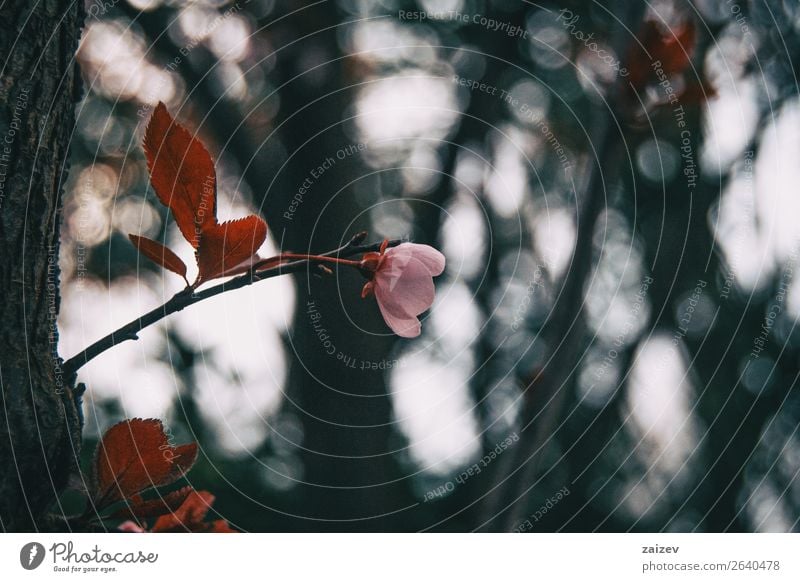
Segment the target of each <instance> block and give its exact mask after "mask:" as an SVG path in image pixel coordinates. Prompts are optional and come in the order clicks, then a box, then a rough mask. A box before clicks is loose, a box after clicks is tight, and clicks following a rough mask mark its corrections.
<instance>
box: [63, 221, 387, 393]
mask: <svg viewBox="0 0 800 582" xmlns="http://www.w3.org/2000/svg"><path fill="white" fill-rule="evenodd" d="M365 236H366V233H363V232H361V233H358V234H357V235H355V236H354V237H353V238H352V239H350V241H348V242H347V244H345V245H344V246H341V247H339V248H338V249H334V250H332V251H329V252H327V253H322V254H320V255H319V257H326V258H327V257H336V256H344V257H352V256H355V255H359V254H362V253H367V252H372V251H377V250H378V249H380V247H381V244H382V243H380V242H379V243H374V244H369V245H363V246H362V245H361V244H360V243H361V241H363V240H364V237H365ZM401 242H403V241H401V240H391V241H389V244H388V246H390V247H394V246H397V245H399V244H400V243H401ZM315 262H316V259H314V258H311V259H301V260H297V261H292V262H290V263H281V264H279V265H277V266H275V267H273V268H271V269H265V270H263V271H257V272H253V271H249V272H247V273H245V274H243V275H240V276H238V277H235V278H233V279H231V280H229V281H225V282H224V283H220V284H218V285H215V286H214V287H209V288H208V289H203V290H202V291H197V292H195V290H194V289H193V288H191V287H187V288H186V289H183V290H182V291H179V292H178V293H176V294H175V295H173V296H172V298H171V299H169V300H168V301H167V302H166V303H164V304H163V305H160V306H158V307H156V308H155V309H153V310H152V311H148V312H147V313H145V314H144V315H142V316H141V317H139V318H137V319H134V320H133V321H131V322H130V323H128V324H126V325H123V326H122V327H120V328H119V329H117V330H116V331H113V332H111V333H110V334H108V335H107V336H105V337H104V338H102V339H99V340H97V341H96V342H94V343H93V344H92V345H90V346H89V347H87V348H86V349H85V350H83V351H82V352H80V353H78V354H76V355H75V356H73V357H71V358H70V359H69V360H67V361H66V362H64V365H63V369H64V372H65V376H67V377H69V376H71V375H73V374H74V373H75V372H77V371H78V369H80V368H81V367H82V366H84V365H85V364H86V363H87V362H89V361H90V360H92V359H94V358H95V357H97V356H98V355H100V354H102V353H103V352H105V351H106V350H108V349H110V348H112V347H114V346H115V345H117V344H120V343H122V342H124V341H128V340H137V339H139V332H140V331H142V330H143V329H144V328H146V327H148V326H150V325H153V324H154V323H156V322H158V321H161V320H162V319H164V318H165V317H167V316H168V315H171V314H173V313H177V312H178V311H182V310H183V309H185V308H187V307H189V306H190V305H194V304H195V303H199V302H200V301H203V300H205V299H209V298H210V297H214V296H216V295H220V294H221V293H225V292H227V291H233V290H235V289H241V288H242V287H247V286H248V285H252V284H253V283H258V282H259V281H264V280H266V279H272V278H273V277H278V276H280V275H288V274H290V273H297V272H299V271H302V270H304V269H305V268H306V267H308V266H309V265H311V264H313V263H315Z"/></svg>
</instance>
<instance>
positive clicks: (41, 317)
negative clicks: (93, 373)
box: [0, 0, 83, 531]
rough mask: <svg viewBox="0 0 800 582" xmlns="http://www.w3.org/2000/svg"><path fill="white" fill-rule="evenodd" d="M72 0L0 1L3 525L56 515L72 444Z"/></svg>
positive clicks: (75, 26) (75, 78) (34, 526)
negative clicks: (66, 246) (68, 196)
mask: <svg viewBox="0 0 800 582" xmlns="http://www.w3.org/2000/svg"><path fill="white" fill-rule="evenodd" d="M82 16H83V8H82V3H81V2H69V3H68V2H63V1H59V0H45V1H39V2H28V1H27V0H11V1H6V2H4V3H2V4H0V55H2V56H3V61H2V72H1V73H0V256H2V260H1V261H0V292H2V295H3V300H2V301H1V302H0V321H2V325H0V389H1V392H2V406H3V409H2V414H0V467H2V472H0V528H2V529H3V530H4V531H31V530H51V529H54V528H57V527H58V523H59V520H58V519H57V518H56V517H53V516H58V513H59V511H58V508H57V506H56V505H55V503H56V502H57V499H58V495H59V493H60V492H61V491H62V490H63V488H64V487H65V485H66V483H67V480H68V478H69V475H70V472H71V470H72V469H73V467H74V466H75V459H76V456H77V454H78V451H79V447H80V421H79V416H78V413H77V409H76V406H75V404H74V398H73V394H74V390H73V385H72V382H73V379H72V378H67V377H64V374H63V373H62V371H61V367H60V366H61V360H60V358H59V357H58V353H57V341H58V332H57V329H56V318H57V316H58V308H59V268H58V250H59V225H60V208H61V194H62V185H63V182H64V179H65V177H66V170H67V155H68V150H69V141H70V136H71V134H72V130H73V127H74V122H75V114H74V113H75V100H76V98H77V96H78V91H79V83H80V80H79V75H78V70H77V66H76V64H75V61H74V55H75V50H76V48H77V45H78V40H79V38H80V29H81V23H82Z"/></svg>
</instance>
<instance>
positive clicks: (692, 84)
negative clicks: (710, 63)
mask: <svg viewBox="0 0 800 582" xmlns="http://www.w3.org/2000/svg"><path fill="white" fill-rule="evenodd" d="M696 44H697V28H696V26H695V23H694V21H693V20H692V19H691V17H689V16H687V17H685V19H684V20H683V21H682V22H680V23H679V24H677V25H674V26H672V27H671V28H668V27H667V26H666V25H664V24H663V23H661V22H656V21H655V20H648V21H646V22H645V23H644V26H643V27H642V30H641V31H640V33H639V35H638V43H636V44H634V45H633V47H632V50H631V53H630V55H629V57H628V62H629V69H630V84H629V85H627V87H626V89H627V92H628V97H629V98H630V99H631V101H634V102H635V101H637V97H636V93H639V92H641V91H643V90H645V89H647V88H649V87H658V88H659V90H658V91H657V97H656V99H655V102H653V103H649V104H648V106H652V107H660V106H663V105H667V104H670V105H674V104H675V103H677V101H678V100H680V102H681V103H683V104H685V105H695V104H701V103H703V102H704V101H706V100H708V99H710V98H712V97H714V96H715V95H716V92H715V90H714V88H713V87H712V86H711V85H710V84H709V83H708V82H707V81H706V80H705V79H704V78H702V77H701V78H698V77H697V75H696V74H694V75H692V74H691V73H692V72H691V70H690V67H691V64H692V55H693V54H694V50H695V45H696Z"/></svg>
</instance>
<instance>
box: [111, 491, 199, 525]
mask: <svg viewBox="0 0 800 582" xmlns="http://www.w3.org/2000/svg"><path fill="white" fill-rule="evenodd" d="M192 491H193V489H192V488H191V487H181V488H180V489H178V490H176V491H171V492H170V493H167V494H166V495H162V496H159V497H157V498H155V499H147V500H145V499H142V496H141V495H134V496H133V497H131V498H130V499H128V500H126V503H127V505H126V507H123V508H121V509H118V510H117V511H115V512H114V513H112V514H111V515H110V516H109V517H111V518H114V519H135V520H137V521H139V522H141V521H142V520H143V519H147V518H148V517H158V516H160V515H164V514H165V513H171V512H173V511H175V510H177V509H178V508H179V507H180V506H181V505H182V504H183V502H184V501H186V498H187V497H188V496H189V494H190V493H191V492H192Z"/></svg>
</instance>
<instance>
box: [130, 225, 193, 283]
mask: <svg viewBox="0 0 800 582" xmlns="http://www.w3.org/2000/svg"><path fill="white" fill-rule="evenodd" d="M128 238H129V239H131V242H132V243H133V246H135V247H136V248H137V249H138V250H139V252H140V253H142V254H143V255H144V256H145V257H147V258H148V259H150V260H151V261H153V262H154V263H156V264H158V265H161V266H162V267H164V268H165V269H168V270H170V271H172V272H173V273H177V274H178V275H180V276H181V277H183V280H184V281H186V284H187V285H188V284H189V281H187V280H186V263H184V262H183V261H182V260H181V258H180V257H179V256H178V255H176V254H175V253H173V252H172V251H171V250H170V249H168V248H167V247H165V246H164V245H162V244H161V243H160V242H156V241H154V240H151V239H149V238H146V237H143V236H136V235H135V234H129V235H128Z"/></svg>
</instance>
